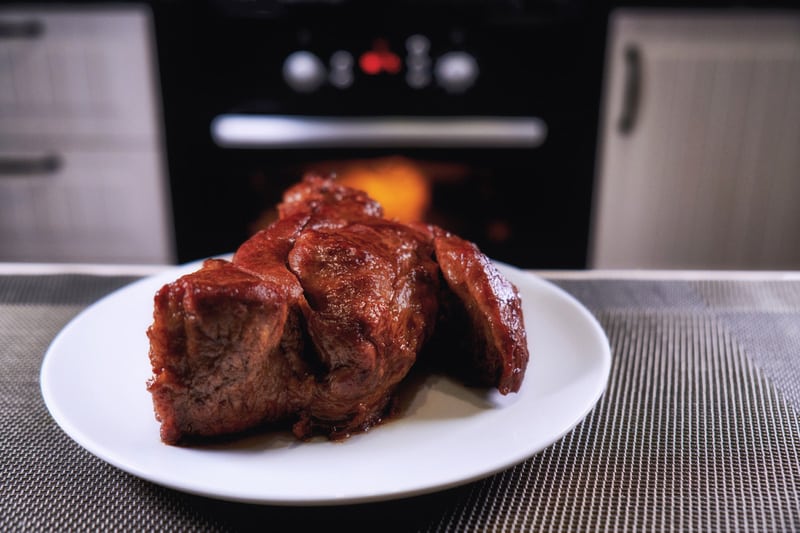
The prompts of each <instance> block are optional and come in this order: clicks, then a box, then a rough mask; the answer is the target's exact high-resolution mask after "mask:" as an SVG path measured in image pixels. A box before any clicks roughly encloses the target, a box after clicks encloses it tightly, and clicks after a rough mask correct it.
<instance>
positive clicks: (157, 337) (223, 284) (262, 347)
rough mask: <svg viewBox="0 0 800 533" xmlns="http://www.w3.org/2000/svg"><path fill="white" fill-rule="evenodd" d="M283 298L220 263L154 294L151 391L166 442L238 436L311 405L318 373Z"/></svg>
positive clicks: (281, 290)
mask: <svg viewBox="0 0 800 533" xmlns="http://www.w3.org/2000/svg"><path fill="white" fill-rule="evenodd" d="M287 292H288V291H287V290H286V288H285V287H283V286H282V285H280V284H276V283H270V282H267V281H265V280H264V279H262V278H259V277H256V276H253V275H251V274H249V273H247V272H245V271H243V270H241V269H239V268H237V267H236V266H234V265H233V264H232V263H230V262H228V261H224V260H219V259H211V260H208V261H206V262H205V263H204V264H203V267H202V268H201V269H200V270H198V271H197V272H194V273H191V274H188V275H186V276H183V277H181V278H179V279H177V280H176V281H174V282H172V283H170V284H167V285H165V286H164V287H162V288H161V289H160V290H159V291H158V292H157V294H156V296H155V306H154V313H153V324H152V325H151V326H150V328H149V329H148V331H147V334H148V337H149V339H150V362H151V366H152V370H153V376H152V378H151V379H150V381H149V382H148V390H149V391H150V392H151V393H152V397H153V405H154V408H155V414H156V418H157V419H158V420H159V421H160V422H161V439H162V440H163V441H164V442H166V443H169V444H175V443H178V442H179V441H181V440H183V439H184V438H185V437H192V436H214V435H224V434H229V433H236V432H240V431H243V430H246V429H250V428H253V427H255V426H258V425H260V424H263V423H266V422H273V421H279V420H284V419H287V418H288V417H290V416H292V415H293V414H294V412H295V411H296V410H297V409H298V408H299V406H300V405H304V404H305V403H307V399H308V397H309V396H310V386H311V385H312V380H311V379H310V377H311V376H312V374H311V372H310V371H309V369H308V368H307V366H306V365H305V363H304V362H303V360H302V359H301V358H300V357H299V354H300V353H301V352H302V344H303V339H302V335H301V329H300V328H299V324H298V323H297V321H298V316H297V315H293V314H292V313H291V312H290V311H291V309H290V306H289V305H288V302H289V301H290V300H289V299H288V298H287Z"/></svg>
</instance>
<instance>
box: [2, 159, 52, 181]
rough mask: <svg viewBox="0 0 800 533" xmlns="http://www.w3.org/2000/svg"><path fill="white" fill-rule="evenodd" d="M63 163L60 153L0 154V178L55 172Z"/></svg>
mask: <svg viewBox="0 0 800 533" xmlns="http://www.w3.org/2000/svg"><path fill="white" fill-rule="evenodd" d="M62 164H63V161H62V159H61V156H60V155H58V154H45V155H42V156H38V157H19V156H0V178H2V177H10V176H19V175H25V176H33V175H39V176H41V175H50V174H55V173H56V172H57V171H58V170H59V169H60V168H61V166H62Z"/></svg>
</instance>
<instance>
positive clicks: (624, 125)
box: [617, 44, 642, 135]
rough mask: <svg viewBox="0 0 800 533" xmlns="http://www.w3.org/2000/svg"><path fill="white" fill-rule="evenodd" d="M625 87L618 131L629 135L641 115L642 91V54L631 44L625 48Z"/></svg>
mask: <svg viewBox="0 0 800 533" xmlns="http://www.w3.org/2000/svg"><path fill="white" fill-rule="evenodd" d="M624 57H625V86H624V87H623V93H622V112H621V113H620V116H619V122H618V123H617V129H618V130H619V132H620V134H622V135H628V134H630V133H631V132H632V131H633V127H634V126H635V125H636V119H637V117H638V115H639V101H640V99H641V89H642V53H641V51H640V50H639V47H637V46H636V45H632V44H629V45H628V46H626V47H625V56H624Z"/></svg>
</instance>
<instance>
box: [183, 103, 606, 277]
mask: <svg viewBox="0 0 800 533" xmlns="http://www.w3.org/2000/svg"><path fill="white" fill-rule="evenodd" d="M211 133H212V139H213V142H214V146H213V148H210V150H212V151H213V152H214V153H213V157H211V156H209V157H206V158H205V159H204V161H205V162H206V165H207V167H206V168H204V169H203V170H204V172H205V174H206V175H209V176H211V179H207V180H205V181H203V182H191V181H189V182H185V183H183V184H181V183H177V184H176V187H177V188H178V189H180V190H178V191H177V193H176V194H175V197H176V199H177V200H179V202H178V203H177V204H176V206H175V211H176V234H177V235H176V236H177V245H178V253H179V258H180V259H181V260H182V261H188V260H193V259H196V258H200V257H205V256H209V255H214V254H218V253H227V252H231V251H233V250H235V249H236V247H238V245H239V244H241V242H243V241H244V240H245V239H247V238H248V237H249V236H250V235H252V234H253V233H254V232H255V231H257V230H258V229H260V228H263V227H264V226H265V225H267V224H269V223H270V222H271V221H273V220H274V219H275V217H276V211H275V206H276V204H277V203H278V202H279V201H280V200H281V195H282V193H283V191H284V190H285V189H286V188H288V187H289V186H291V185H292V184H294V183H296V182H297V181H298V180H300V179H301V178H302V176H303V175H304V174H305V173H308V172H317V173H322V174H331V173H332V174H336V175H337V176H338V178H339V179H340V180H341V181H342V182H344V183H346V184H350V185H352V186H354V187H357V188H361V189H363V190H366V191H367V192H368V193H369V194H370V195H372V196H373V197H374V198H375V199H376V200H378V201H379V202H380V203H381V204H382V205H383V206H384V210H385V214H386V216H387V217H390V218H396V219H398V220H403V221H426V222H430V223H434V224H437V225H439V226H441V227H443V228H444V229H446V230H449V231H452V232H454V233H456V234H458V235H460V236H461V237H463V238H466V239H469V240H471V241H473V242H475V243H476V244H477V245H478V246H479V247H480V248H481V250H482V251H483V252H484V253H486V254H487V255H488V256H490V257H492V258H493V259H495V260H498V261H502V262H506V263H509V264H513V265H516V266H519V267H523V268H542V269H547V268H584V267H585V265H586V249H587V239H588V223H589V210H590V209H589V208H590V205H589V204H590V199H591V181H590V180H588V179H587V178H586V177H587V176H590V175H591V174H590V172H587V169H586V168H577V167H576V165H583V164H585V158H581V157H575V156H574V153H573V154H572V157H570V156H569V155H565V154H563V153H559V150H558V149H557V145H555V144H554V143H551V142H549V141H548V135H549V132H548V126H547V123H546V122H545V121H544V120H542V119H540V118H536V117H430V116H428V117H395V118H392V117H338V118H337V117H309V116H275V115H233V114H231V115H220V116H217V117H216V118H215V119H214V120H212V121H211ZM206 155H208V154H206ZM570 166H572V167H575V168H570ZM553 169H558V170H557V171H554V170H553Z"/></svg>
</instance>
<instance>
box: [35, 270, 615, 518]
mask: <svg viewBox="0 0 800 533" xmlns="http://www.w3.org/2000/svg"><path fill="white" fill-rule="evenodd" d="M498 266H499V268H501V269H502V271H503V272H504V273H505V274H506V275H507V277H508V278H509V279H510V280H511V281H512V282H514V283H515V284H516V285H517V287H518V288H519V289H520V292H521V295H522V298H523V312H524V315H525V323H526V328H527V331H528V339H529V343H530V344H529V348H530V353H531V359H530V362H529V366H528V370H527V374H526V377H525V381H524V383H523V386H522V388H521V390H520V392H519V393H518V394H511V395H509V396H507V397H503V396H501V395H500V394H499V393H497V392H490V391H485V390H478V389H469V388H465V387H463V386H461V385H460V384H458V383H457V382H454V381H451V380H449V379H445V378H442V377H434V376H429V377H427V378H425V379H423V380H421V382H419V383H416V384H415V386H414V388H413V391H412V392H413V394H412V395H411V396H410V398H411V399H410V401H409V402H408V408H407V410H406V411H405V412H404V413H403V415H402V416H401V417H399V418H398V419H396V420H393V421H391V422H388V423H386V424H384V425H381V426H378V427H376V428H373V429H372V430H371V431H370V432H368V433H365V434H361V435H355V436H353V437H351V438H350V439H348V440H346V441H344V442H338V443H334V442H329V441H327V440H324V439H317V440H312V441H310V442H306V443H300V442H296V441H295V440H294V439H293V438H292V437H291V435H290V434H289V433H288V432H279V433H265V434H263V435H258V436H250V437H246V438H243V439H241V440H237V441H234V442H230V443H227V444H214V445H206V446H201V447H194V448H188V447H175V446H167V445H165V444H163V443H162V442H161V441H160V439H159V425H158V423H157V422H156V420H155V417H154V414H153V405H152V400H151V396H150V393H149V392H147V390H146V388H145V383H146V381H147V379H148V377H149V376H150V365H149V360H148V355H147V353H148V346H149V344H148V341H147V338H146V335H145V331H146V329H147V327H148V326H149V325H150V322H151V321H152V310H153V296H154V294H155V292H156V291H157V290H158V289H159V288H160V287H161V286H162V285H163V284H165V283H167V282H170V281H172V280H174V279H176V278H177V277H178V276H179V275H182V274H184V273H187V272H191V271H193V270H196V269H197V268H198V267H199V263H191V264H188V265H184V266H181V267H175V268H170V269H168V270H166V271H165V272H163V273H161V274H157V275H155V276H152V277H149V278H144V279H142V280H139V281H137V282H135V283H133V284H131V285H129V286H127V287H123V288H122V289H119V290H118V291H116V292H114V293H112V294H110V295H108V296H106V297H105V298H103V299H101V300H99V301H98V302H96V303H95V304H93V305H91V306H90V307H88V308H87V309H86V310H84V311H83V312H82V313H81V314H79V315H78V316H77V317H75V319H73V320H72V321H71V322H70V323H69V324H68V325H67V326H66V327H65V328H64V329H63V330H62V331H61V332H60V333H59V334H58V335H57V336H56V338H55V339H54V340H53V342H52V344H51V346H50V348H49V349H48V351H47V353H46V354H45V358H44V363H43V365H42V370H41V388H42V394H43V396H44V400H45V403H46V404H47V408H48V409H49V410H50V413H51V414H52V416H53V418H54V419H55V420H56V422H57V423H58V424H59V426H60V427H61V428H62V429H63V430H64V431H65V432H66V433H67V434H68V435H69V436H70V437H71V438H72V439H74V440H75V441H76V442H77V443H78V444H80V445H81V446H83V447H84V448H86V449H87V450H88V451H89V452H91V453H93V454H94V455H96V456H97V457H99V458H100V459H103V460H104V461H107V462H108V463H110V464H111V465H114V466H115V467H117V468H120V469H121V470H124V471H126V472H128V473H130V474H133V475H135V476H138V477H140V478H143V479H146V480H149V481H151V482H154V483H157V484H160V485H163V486H166V487H170V488H173V489H177V490H180V491H185V492H189V493H194V494H199V495H203V496H208V497H212V498H218V499H224V500H233V501H242V502H252V503H262V504H274V505H333V504H346V503H347V504H349V503H361V502H369V501H378V500H387V499H393V498H400V497H406V496H413V495H419V494H424V493H428V492H432V491H436V490H441V489H446V488H449V487H454V486H457V485H461V484H464V483H467V482H470V481H474V480H477V479H480V478H483V477H486V476H489V475H491V474H494V473H497V472H500V471H502V470H504V469H506V468H509V467H511V466H513V465H515V464H517V463H520V462H522V461H524V460H525V459H527V458H529V457H531V456H532V455H534V454H536V453H537V452H539V451H541V450H543V449H544V448H546V447H548V446H550V445H551V444H553V443H554V442H556V441H557V440H559V439H560V438H561V437H563V436H564V435H565V434H566V433H568V432H569V431H570V430H571V429H572V428H574V427H575V426H576V425H577V424H578V423H579V422H580V421H581V420H582V419H583V418H584V417H585V416H586V415H587V414H588V412H589V411H590V410H591V409H592V408H593V406H594V405H595V403H596V402H597V400H598V399H599V398H600V396H601V394H602V393H603V391H604V390H605V387H606V383H607V381H608V373H609V368H610V363H611V355H610V350H609V345H608V340H607V338H606V336H605V333H604V332H603V330H602V329H601V327H600V326H599V325H598V323H597V321H596V320H595V319H594V317H593V316H592V315H591V314H590V313H589V312H588V311H587V310H586V309H585V308H584V307H583V306H582V305H581V304H580V303H579V302H578V301H577V300H575V299H574V298H573V297H572V296H570V295H569V294H567V293H566V292H564V291H562V290H561V289H560V288H558V287H556V286H555V285H553V284H551V283H549V282H547V281H545V280H542V279H540V278H538V277H536V276H534V275H532V274H529V273H525V272H523V271H521V270H518V269H515V268H513V267H510V266H507V265H503V264H499V265H498Z"/></svg>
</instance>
